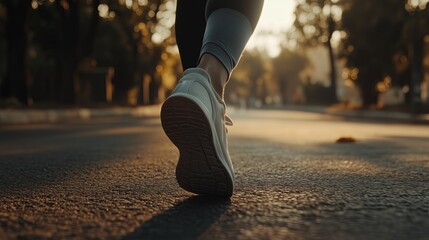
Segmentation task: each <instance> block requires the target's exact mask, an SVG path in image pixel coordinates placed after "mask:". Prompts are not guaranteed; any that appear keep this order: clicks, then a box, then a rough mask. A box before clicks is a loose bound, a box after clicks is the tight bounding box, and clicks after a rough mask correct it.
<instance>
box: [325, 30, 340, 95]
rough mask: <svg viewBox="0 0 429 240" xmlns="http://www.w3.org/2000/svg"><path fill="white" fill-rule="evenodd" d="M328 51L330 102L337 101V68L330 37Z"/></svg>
mask: <svg viewBox="0 0 429 240" xmlns="http://www.w3.org/2000/svg"><path fill="white" fill-rule="evenodd" d="M327 47H328V52H329V63H330V73H329V77H330V82H331V85H330V87H329V88H330V90H331V101H330V102H332V103H336V102H338V98H337V68H336V67H335V56H334V49H333V47H332V43H331V38H329V40H328V42H327Z"/></svg>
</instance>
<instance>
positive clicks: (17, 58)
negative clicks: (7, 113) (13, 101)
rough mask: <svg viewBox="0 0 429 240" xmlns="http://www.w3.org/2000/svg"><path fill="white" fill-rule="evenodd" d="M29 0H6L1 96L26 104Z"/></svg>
mask: <svg viewBox="0 0 429 240" xmlns="http://www.w3.org/2000/svg"><path fill="white" fill-rule="evenodd" d="M29 6H30V1H29V0H19V1H6V8H7V15H8V18H7V25H6V31H7V69H6V79H5V82H4V84H3V86H2V89H1V95H2V96H1V97H2V98H17V99H18V100H19V101H20V102H21V103H23V104H28V82H27V62H26V58H27V17H28V8H29Z"/></svg>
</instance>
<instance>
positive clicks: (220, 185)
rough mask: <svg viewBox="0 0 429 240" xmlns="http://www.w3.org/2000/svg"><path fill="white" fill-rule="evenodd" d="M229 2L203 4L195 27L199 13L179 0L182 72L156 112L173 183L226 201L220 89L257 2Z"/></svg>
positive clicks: (229, 175) (229, 187) (228, 174)
mask: <svg viewBox="0 0 429 240" xmlns="http://www.w3.org/2000/svg"><path fill="white" fill-rule="evenodd" d="M230 1H231V0H230ZM230 1H228V0H209V1H208V2H207V6H206V19H207V22H205V19H204V17H203V18H202V20H201V22H202V23H203V24H201V23H196V22H195V21H198V20H200V19H201V15H199V14H200V13H197V12H195V8H194V6H192V5H184V4H189V3H188V2H186V0H182V1H180V0H179V3H180V5H178V16H177V18H178V19H177V24H178V25H177V27H176V29H177V31H178V32H177V41H178V45H179V50H180V55H181V58H182V63H183V67H184V69H185V72H184V73H183V76H182V78H181V79H180V81H179V83H178V84H177V86H176V88H175V89H174V91H173V93H172V94H171V96H170V97H169V98H168V99H167V100H166V101H165V102H164V104H163V105H162V109H161V123H162V127H163V129H164V131H165V133H166V134H167V136H168V137H169V138H170V140H171V141H172V142H173V143H174V144H175V145H176V146H177V148H178V149H179V152H180V157H179V161H178V163H177V167H176V179H177V182H178V183H179V185H180V186H181V187H182V188H184V189H185V190H188V191H190V192H193V193H198V194H209V195H221V196H228V197H229V196H231V195H232V193H233V191H234V171H233V166H232V162H231V158H230V156H229V153H228V142H227V138H226V134H227V133H226V127H225V125H232V121H231V120H230V119H229V118H228V117H227V116H226V115H225V112H226V105H225V102H224V101H223V98H222V96H223V88H224V85H225V84H226V82H227V81H228V79H229V76H230V74H231V72H232V70H233V69H234V67H235V66H236V65H237V63H238V61H239V59H240V57H241V54H242V52H243V50H244V47H245V46H246V44H247V41H248V40H249V38H250V36H251V35H252V33H253V30H254V28H255V26H256V23H257V21H258V18H259V14H260V12H261V8H262V3H263V2H262V0H234V1H232V2H233V3H230ZM195 4H198V3H197V2H195ZM200 4H201V3H200ZM199 6H200V7H201V6H202V4H201V5H199ZM191 10H192V11H191ZM200 10H201V9H200ZM201 12H204V9H203V10H201ZM195 15H197V19H196V18H195ZM191 16H192V17H191ZM203 29H204V30H203Z"/></svg>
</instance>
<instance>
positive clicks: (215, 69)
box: [198, 54, 229, 99]
mask: <svg viewBox="0 0 429 240" xmlns="http://www.w3.org/2000/svg"><path fill="white" fill-rule="evenodd" d="M198 67H199V68H202V69H204V70H206V71H207V73H208V74H209V76H210V80H211V84H212V86H213V88H214V90H215V91H216V93H217V94H219V96H220V97H221V98H222V99H223V94H224V89H225V85H226V82H227V81H228V79H229V75H228V72H227V71H226V69H225V67H224V66H223V65H222V63H221V62H220V61H219V60H218V59H217V58H216V57H214V56H213V55H211V54H204V55H203V56H202V57H201V61H200V63H199V64H198Z"/></svg>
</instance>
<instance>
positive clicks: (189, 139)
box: [161, 96, 233, 196]
mask: <svg viewBox="0 0 429 240" xmlns="http://www.w3.org/2000/svg"><path fill="white" fill-rule="evenodd" d="M161 123H162V127H163V129H164V131H165V133H166V134H167V136H168V138H169V139H170V140H171V141H172V142H173V144H174V145H176V147H177V148H178V149H179V152H180V157H179V161H178V163H177V167H176V179H177V182H178V184H179V186H180V187H182V188H183V189H185V190H187V191H189V192H193V193H197V194H206V195H218V196H231V195H232V191H233V184H232V179H231V178H230V177H229V173H228V171H227V169H226V168H225V167H224V166H223V164H222V162H221V160H220V159H219V157H218V156H217V154H216V149H215V146H214V143H213V133H212V130H211V127H210V123H209V122H208V119H207V117H206V115H205V113H204V112H203V110H202V109H201V108H200V106H198V105H197V104H196V103H195V102H193V101H192V100H190V99H188V98H186V97H180V96H176V97H170V98H169V99H167V100H166V101H165V102H164V104H163V105H162V108H161Z"/></svg>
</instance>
